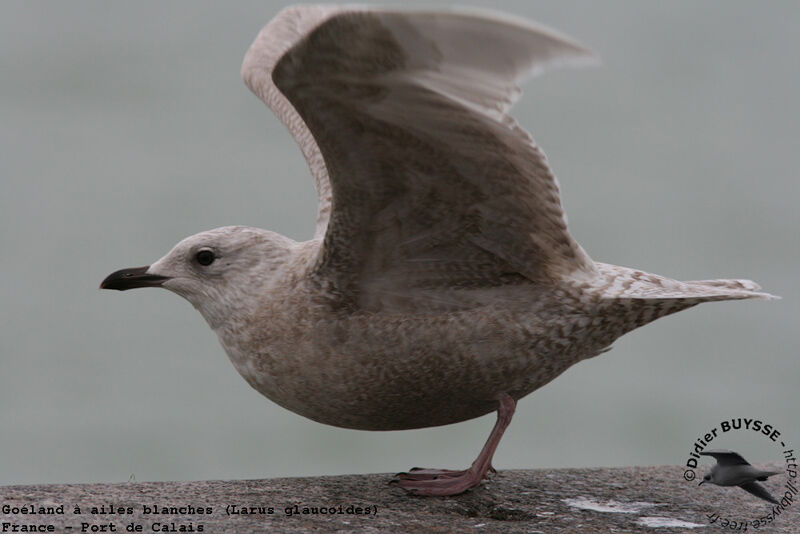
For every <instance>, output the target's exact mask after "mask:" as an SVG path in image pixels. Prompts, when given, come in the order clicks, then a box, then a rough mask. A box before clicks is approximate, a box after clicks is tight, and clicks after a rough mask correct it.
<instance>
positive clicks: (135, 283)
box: [100, 265, 169, 291]
mask: <svg viewBox="0 0 800 534" xmlns="http://www.w3.org/2000/svg"><path fill="white" fill-rule="evenodd" d="M149 268H150V266H149V265H145V266H144V267H132V268H129V269H120V270H119V271H115V272H113V273H111V274H109V275H108V276H106V278H105V280H103V281H102V282H100V289H116V290H117V291H125V290H128V289H135V288H137V287H160V286H161V285H162V284H163V283H164V282H165V281H167V280H169V277H168V276H161V275H157V274H148V273H147V269H149Z"/></svg>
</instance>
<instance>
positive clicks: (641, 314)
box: [586, 263, 780, 331]
mask: <svg viewBox="0 0 800 534" xmlns="http://www.w3.org/2000/svg"><path fill="white" fill-rule="evenodd" d="M596 265H597V269H598V271H599V275H600V276H598V277H596V278H594V279H593V280H592V281H591V282H589V284H588V285H589V286H590V287H588V288H586V289H588V290H589V291H592V292H594V293H595V294H596V295H598V296H599V297H600V298H601V299H602V301H605V302H606V306H604V307H606V308H607V313H609V314H612V315H615V316H617V317H618V318H619V319H620V323H624V324H625V326H624V329H625V330H626V331H629V330H632V329H633V328H637V327H639V326H642V325H645V324H647V323H649V322H651V321H654V320H656V319H658V318H659V317H664V316H665V315H669V314H672V313H675V312H678V311H681V310H685V309H687V308H691V307H692V306H696V305H698V304H701V303H703V302H714V301H718V300H742V299H762V300H773V299H777V298H780V297H776V296H774V295H770V294H769V293H764V292H762V291H760V289H761V287H760V286H759V285H758V284H756V283H755V282H753V281H751V280H693V281H687V282H681V281H678V280H672V279H670V278H665V277H663V276H659V275H657V274H652V273H647V272H643V271H639V270H636V269H630V268H628V267H619V266H616V265H609V264H605V263H596ZM608 306H610V307H608Z"/></svg>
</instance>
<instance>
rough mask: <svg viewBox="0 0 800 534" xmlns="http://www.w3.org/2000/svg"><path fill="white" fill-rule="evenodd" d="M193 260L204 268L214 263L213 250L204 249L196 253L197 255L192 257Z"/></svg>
mask: <svg viewBox="0 0 800 534" xmlns="http://www.w3.org/2000/svg"><path fill="white" fill-rule="evenodd" d="M194 259H196V260H197V263H199V264H200V265H203V266H206V265H211V264H212V263H214V260H215V259H216V256H214V251H213V250H211V249H208V248H204V249H201V250H198V251H197V254H195V255H194Z"/></svg>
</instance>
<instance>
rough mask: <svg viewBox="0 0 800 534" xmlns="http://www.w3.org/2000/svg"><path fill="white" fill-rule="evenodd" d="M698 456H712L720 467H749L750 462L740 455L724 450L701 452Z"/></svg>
mask: <svg viewBox="0 0 800 534" xmlns="http://www.w3.org/2000/svg"><path fill="white" fill-rule="evenodd" d="M700 454H701V455H702V456H713V457H714V459H715V460H716V461H717V463H718V464H719V465H721V466H728V465H750V462H748V461H747V460H745V459H744V458H743V457H742V455H741V454H739V453H738V452H733V451H729V450H726V449H712V450H710V451H703V452H701V453H700Z"/></svg>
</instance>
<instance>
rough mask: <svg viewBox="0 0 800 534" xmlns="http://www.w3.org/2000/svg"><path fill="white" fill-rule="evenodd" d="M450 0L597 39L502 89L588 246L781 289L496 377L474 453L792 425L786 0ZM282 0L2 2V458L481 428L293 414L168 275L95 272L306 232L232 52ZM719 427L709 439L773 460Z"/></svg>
mask: <svg viewBox="0 0 800 534" xmlns="http://www.w3.org/2000/svg"><path fill="white" fill-rule="evenodd" d="M406 4H408V5H409V6H415V7H426V6H428V3H427V2H413V1H412V2H406ZM465 4H467V2H465ZM471 4H472V5H474V6H478V7H490V8H492V9H496V10H500V11H504V12H506V13H509V14H513V15H518V16H522V17H526V18H530V19H534V20H536V21H538V22H540V23H542V24H545V25H548V26H551V27H553V28H555V29H557V30H559V31H561V32H563V33H565V34H567V35H570V36H572V37H574V38H575V39H577V40H579V41H580V42H582V43H584V44H585V45H586V46H588V47H590V48H591V49H593V50H594V51H596V52H597V53H598V54H599V55H600V56H601V57H602V59H603V65H602V66H601V67H597V68H590V69H583V70H562V71H556V72H552V73H548V74H547V75H545V76H544V77H541V78H538V79H535V80H531V81H530V82H529V83H527V84H526V85H525V86H524V96H523V98H522V99H521V101H520V102H519V103H518V104H517V106H516V107H515V109H514V115H515V117H516V118H517V119H518V120H519V122H520V123H521V124H522V125H523V126H525V127H526V128H527V129H529V130H530V131H531V132H532V133H533V135H534V136H535V138H536V139H537V141H538V143H539V144H540V145H541V146H542V147H543V148H544V150H545V151H546V152H547V155H548V157H549V160H550V163H551V165H552V166H553V169H554V170H555V172H556V174H557V175H558V176H559V179H560V181H561V184H562V191H563V198H564V203H565V206H566V209H567V213H568V215H569V220H570V228H571V230H572V233H573V234H574V235H575V237H576V238H577V240H578V241H579V242H580V243H581V244H582V245H583V246H584V248H585V249H586V250H587V251H588V252H589V254H590V255H591V256H592V257H593V258H594V259H595V260H598V261H604V262H610V263H615V264H619V265H626V266H633V267H638V268H641V269H644V270H648V271H652V272H656V273H659V274H663V275H666V276H671V277H674V278H679V279H687V280H691V279H706V278H734V277H737V278H738V277H741V278H752V279H754V280H756V281H758V282H759V283H760V284H761V285H762V286H763V287H764V288H765V290H767V291H769V292H772V293H774V294H777V295H781V296H782V297H783V300H780V301H775V302H761V301H749V302H731V303H723V304H706V305H703V306H701V307H699V308H695V309H692V310H689V311H685V312H682V313H680V314H678V315H675V316H671V317H667V318H664V319H661V320H659V321H657V322H656V323H654V324H652V325H649V326H647V327H645V328H643V329H641V330H638V331H635V332H633V333H631V334H629V335H627V336H625V337H623V338H622V339H620V340H619V341H618V342H617V343H616V344H615V347H614V350H612V351H611V352H609V353H607V354H604V355H602V356H600V357H598V358H595V359H592V360H589V361H585V362H582V363H580V364H578V365H577V366H575V367H573V368H572V369H570V370H568V371H567V372H566V373H565V374H564V375H562V376H561V377H560V378H558V379H557V380H555V381H554V382H552V383H551V384H549V385H548V386H546V387H544V388H543V389H541V390H539V391H537V392H535V393H533V394H532V395H530V396H528V397H526V398H525V399H523V400H522V401H521V402H520V403H519V407H518V411H517V415H516V417H515V419H514V421H513V423H512V425H511V427H510V429H509V431H508V433H507V434H506V437H505V438H504V440H503V442H502V443H501V445H500V448H499V450H498V454H497V457H496V459H495V466H496V467H498V468H500V469H504V468H544V467H562V466H575V467H577V466H618V465H647V464H683V462H684V461H685V459H686V457H687V455H688V453H689V451H690V448H691V446H692V444H693V442H694V440H695V439H696V438H697V437H699V436H701V435H702V434H703V433H705V432H706V431H707V430H708V429H710V428H711V427H713V426H716V425H718V424H719V422H720V421H722V420H725V419H729V418H734V417H755V418H759V419H762V420H765V421H767V422H769V423H770V424H772V425H774V426H775V427H777V428H778V429H780V430H781V432H782V435H783V437H785V438H786V439H787V440H789V442H791V441H792V440H793V441H794V445H795V447H798V446H800V435H799V433H798V426H797V403H798V400H800V361H798V358H797V341H796V340H797V328H798V319H800V307H799V306H798V302H800V288H798V277H797V271H798V264H799V263H800V262H799V261H798V260H799V259H800V258H798V255H799V254H798V251H800V247H798V229H800V210H798V209H797V206H798V201H799V200H800V198H798V197H800V195H799V194H798V193H800V191H799V188H798V180H797V172H798V171H797V152H798V148H800V113H799V111H800V106H798V100H797V96H798V95H799V94H800V55H798V53H797V51H798V47H799V45H800V34H798V32H797V28H798V26H800V3H797V2H791V1H784V2H780V1H776V2H770V3H767V4H765V3H755V2H747V1H730V0H709V1H705V2H696V1H695V0H681V1H671V2H661V1H658V0H648V1H636V2H634V1H632V0H625V1H610V0H606V1H604V2H594V1H591V0H583V1H576V0H566V1H565V0H559V1H555V0H554V1H550V2H542V1H530V0H525V1H522V0H519V1H496V2H491V3H489V2H483V3H482V2H472V3H471ZM283 5H284V4H283V3H282V2H274V1H264V0H262V1H258V2H229V3H225V4H221V3H219V2H210V1H192V2H188V1H182V2H169V3H164V2H152V1H151V2H136V3H123V2H101V1H95V2H79V1H75V2H69V3H66V2H64V3H44V2H23V1H6V2H3V3H2V6H0V117H1V120H0V484H29V483H44V482H53V483H55V482H94V481H97V482H102V481H106V482H123V481H126V480H128V479H129V478H130V477H131V475H134V476H135V478H136V480H138V481H145V480H197V479H238V478H261V477H275V476H299V475H317V474H338V473H365V472H396V471H400V470H404V469H406V468H409V467H411V466H413V465H424V466H430V467H451V468H461V467H466V466H467V465H469V463H470V462H471V461H472V460H473V458H474V457H475V456H476V455H477V453H478V451H479V449H480V448H481V446H482V445H483V442H484V440H485V439H486V437H487V436H488V433H489V430H490V428H491V426H492V425H493V424H494V415H488V416H485V417H483V418H480V419H477V420H474V421H470V422H466V423H461V424H458V425H451V426H448V427H442V428H435V429H426V430H417V431H404V432H386V433H373V432H360V431H353V430H342V429H337V428H333V427H327V426H324V425H321V424H318V423H314V422H312V421H309V420H306V419H303V418H302V417H300V416H297V415H295V414H292V413H290V412H288V411H285V410H283V409H282V408H279V407H278V406H277V405H275V404H273V403H271V402H270V401H268V400H267V399H265V398H263V397H261V396H260V395H259V394H258V393H256V392H255V391H254V390H252V389H251V388H250V387H248V386H247V384H246V383H245V382H244V381H243V380H242V379H241V378H240V377H239V376H238V374H237V373H236V371H235V370H234V368H233V366H232V365H231V364H230V363H229V362H228V361H227V357H226V356H225V354H224V352H223V351H222V349H221V347H220V346H219V344H218V342H217V339H216V336H215V334H214V333H213V332H211V331H210V330H209V328H208V327H207V325H206V323H205V321H203V319H202V318H201V317H200V315H199V314H198V313H197V312H196V311H195V310H193V309H192V307H191V306H190V305H189V304H188V303H187V302H185V301H184V300H182V299H180V298H179V297H177V296H175V295H173V294H171V293H169V292H167V291H155V290H140V291H132V292H129V293H125V294H120V293H116V292H106V291H103V292H101V291H99V290H98V289H97V287H98V284H99V283H100V281H101V280H102V279H103V278H104V277H105V276H106V275H107V274H109V273H110V272H112V271H114V270H116V269H119V268H122V267H131V266H137V265H145V264H149V263H151V262H153V261H155V260H156V259H158V258H159V257H161V256H162V255H163V254H164V253H166V252H167V251H168V250H169V249H170V248H171V247H172V246H173V244H175V243H176V242H177V241H179V240H180V239H182V238H184V237H186V236H188V235H190V234H193V233H196V232H199V231H201V230H207V229H211V228H214V227H217V226H223V225H229V224H244V225H252V226H260V227H265V228H270V229H272V230H275V231H278V232H281V233H283V234H286V235H288V236H290V237H292V238H294V239H297V240H303V239H308V238H310V237H311V235H312V234H313V228H314V220H315V213H316V197H315V192H314V188H313V181H312V179H311V177H310V174H309V172H308V170H307V168H306V165H305V162H304V160H303V158H302V156H301V154H300V151H299V149H298V148H297V147H296V146H295V144H294V142H293V140H292V138H291V137H290V135H289V134H288V133H287V131H285V129H284V128H283V126H282V125H281V124H280V123H279V122H278V120H277V119H276V118H274V117H273V115H272V114H271V113H270V111H269V110H268V109H267V108H266V107H265V106H264V105H263V104H262V103H261V102H260V101H259V100H258V99H257V98H256V97H255V96H253V95H252V94H250V92H249V91H248V90H247V89H246V87H245V86H244V84H243V83H242V81H241V79H240V77H239V68H240V65H241V60H242V57H243V55H244V52H245V50H246V49H247V47H248V46H249V45H250V43H251V41H252V39H253V38H254V37H255V35H256V34H257V32H258V31H259V30H260V28H261V27H262V26H263V25H264V24H265V23H266V22H267V21H269V20H270V19H271V18H272V16H273V15H274V14H275V13H276V12H277V11H278V10H279V9H280V8H281V7H282V6H283ZM729 438H731V437H730V436H727V437H726V436H723V437H721V438H720V439H719V441H717V442H715V443H714V444H713V445H714V446H715V447H716V448H733V449H736V450H739V451H740V452H742V454H744V455H745V457H746V458H748V459H749V460H751V461H752V462H762V461H775V460H777V459H779V456H778V454H777V449H776V448H775V447H774V445H772V444H771V443H770V442H768V441H767V440H766V439H762V438H761V437H759V436H755V435H753V436H745V435H744V434H739V435H736V436H733V437H732V438H735V439H733V440H731V439H729ZM725 440H728V441H725ZM704 462H706V463H708V464H709V465H710V463H711V462H707V461H704Z"/></svg>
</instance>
